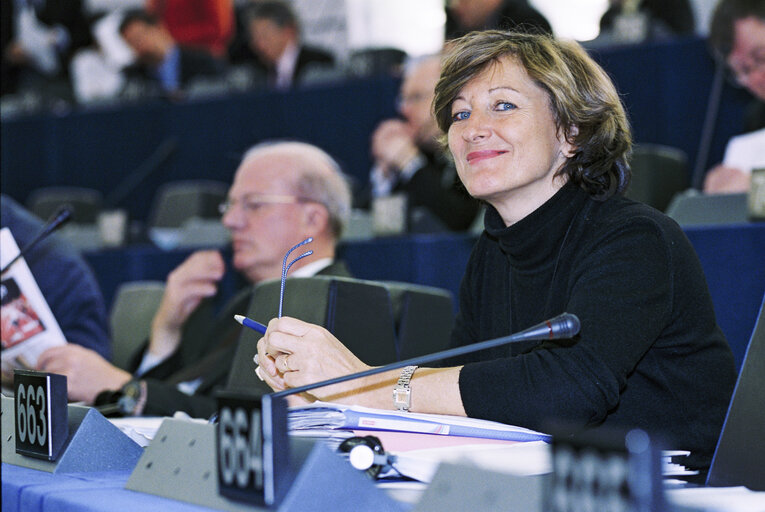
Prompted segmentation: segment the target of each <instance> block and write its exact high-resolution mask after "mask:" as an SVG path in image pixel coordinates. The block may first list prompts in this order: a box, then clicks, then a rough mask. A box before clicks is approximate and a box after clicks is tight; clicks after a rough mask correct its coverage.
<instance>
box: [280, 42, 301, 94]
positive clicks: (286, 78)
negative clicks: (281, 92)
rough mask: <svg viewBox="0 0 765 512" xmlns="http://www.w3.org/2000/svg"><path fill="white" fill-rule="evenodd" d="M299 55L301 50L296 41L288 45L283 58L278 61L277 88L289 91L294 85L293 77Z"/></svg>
mask: <svg viewBox="0 0 765 512" xmlns="http://www.w3.org/2000/svg"><path fill="white" fill-rule="evenodd" d="M299 53H300V49H299V48H298V45H297V44H296V43H295V42H294V41H293V42H290V43H287V47H286V48H285V49H284V51H283V52H282V55H281V57H279V60H278V61H276V83H275V84H274V85H276V87H277V88H279V89H287V88H288V87H290V86H291V85H292V81H293V80H292V77H293V75H294V74H295V66H297V59H298V54H299Z"/></svg>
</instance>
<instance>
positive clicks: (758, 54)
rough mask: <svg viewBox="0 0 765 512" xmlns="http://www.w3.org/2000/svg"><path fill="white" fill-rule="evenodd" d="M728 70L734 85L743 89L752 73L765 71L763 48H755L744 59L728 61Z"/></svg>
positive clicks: (764, 50) (764, 51)
mask: <svg viewBox="0 0 765 512" xmlns="http://www.w3.org/2000/svg"><path fill="white" fill-rule="evenodd" d="M740 63H741V64H740ZM728 69H730V72H731V75H732V76H731V78H732V79H733V80H734V81H735V84H736V85H738V86H740V87H744V86H745V85H746V84H747V82H748V81H749V77H750V76H751V75H752V74H753V73H757V72H759V71H763V70H765V47H760V48H756V49H755V50H754V51H753V52H751V53H750V54H749V55H747V56H746V57H745V58H744V59H736V61H735V62H733V63H731V61H728Z"/></svg>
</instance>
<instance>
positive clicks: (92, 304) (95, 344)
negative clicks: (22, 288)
mask: <svg viewBox="0 0 765 512" xmlns="http://www.w3.org/2000/svg"><path fill="white" fill-rule="evenodd" d="M0 210H1V212H0V221H2V224H1V225H2V227H3V228H8V229H9V230H10V231H11V234H12V235H13V238H14V240H16V245H18V247H19V249H20V250H21V249H23V248H24V247H26V246H27V245H28V244H29V243H30V242H31V241H32V240H33V239H34V238H35V237H36V236H37V235H38V234H39V233H40V231H41V230H42V229H43V226H44V225H45V222H43V220H42V219H39V218H37V217H36V216H35V215H34V214H32V213H31V212H30V211H29V210H27V209H26V208H24V207H23V206H21V205H20V204H19V203H18V202H16V201H15V200H14V199H12V198H11V197H10V196H7V195H5V194H0ZM24 260H25V261H26V262H27V265H28V266H29V270H30V271H31V272H32V275H33V276H34V278H35V281H37V286H38V287H39V288H40V292H41V293H42V295H43V297H45V300H46V302H47V303H48V306H49V307H50V310H51V312H52V313H53V316H54V317H56V321H57V322H58V325H59V327H61V331H62V332H63V333H64V338H65V339H66V340H67V341H68V342H69V343H70V344H73V345H77V346H78V347H77V349H82V350H86V349H87V350H88V351H90V352H93V353H95V354H98V357H102V358H106V359H108V358H110V357H111V352H112V348H111V336H110V334H109V320H108V315H107V311H106V305H105V303H104V298H103V295H102V294H101V289H100V288H99V286H98V282H97V281H96V278H95V275H94V274H93V271H92V270H91V268H90V267H89V266H88V264H87V262H86V261H85V259H84V258H83V257H82V255H81V254H80V253H79V252H78V251H77V250H76V249H75V248H74V247H72V246H71V245H70V244H68V243H67V242H64V241H63V240H62V239H61V238H59V236H58V235H56V234H53V235H51V236H49V237H48V238H46V239H44V240H41V241H40V242H39V243H38V244H37V245H35V246H34V247H33V248H32V249H30V250H29V251H28V252H27V253H26V255H25V256H24ZM3 278H5V275H4V276H3Z"/></svg>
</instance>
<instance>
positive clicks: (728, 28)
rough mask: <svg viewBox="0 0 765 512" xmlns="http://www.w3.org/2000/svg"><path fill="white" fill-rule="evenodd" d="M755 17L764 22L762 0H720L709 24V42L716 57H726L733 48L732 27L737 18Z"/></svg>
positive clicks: (764, 7) (764, 4)
mask: <svg viewBox="0 0 765 512" xmlns="http://www.w3.org/2000/svg"><path fill="white" fill-rule="evenodd" d="M749 17H755V18H759V19H760V20H761V21H762V22H763V23H765V2H763V1H762V0H720V2H719V3H718V4H717V7H715V11H714V14H712V22H711V23H710V26H709V44H710V46H711V47H712V50H713V51H714V53H715V56H716V57H718V58H722V59H726V58H727V57H728V55H729V54H730V52H731V50H732V49H733V38H734V34H733V33H734V27H733V25H734V24H735V23H736V21H738V20H742V19H744V18H749Z"/></svg>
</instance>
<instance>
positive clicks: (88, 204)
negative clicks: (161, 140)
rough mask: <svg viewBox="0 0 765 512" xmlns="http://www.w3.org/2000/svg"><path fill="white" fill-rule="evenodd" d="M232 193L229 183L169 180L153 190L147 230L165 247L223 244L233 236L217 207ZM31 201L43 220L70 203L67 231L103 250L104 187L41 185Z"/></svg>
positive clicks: (74, 238)
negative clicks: (70, 212)
mask: <svg viewBox="0 0 765 512" xmlns="http://www.w3.org/2000/svg"><path fill="white" fill-rule="evenodd" d="M227 192H228V184H226V183H224V182H220V181H214V180H181V181H172V182H168V183H165V184H164V185H162V186H161V187H160V188H158V189H157V192H156V193H155V194H154V200H153V203H152V205H151V206H150V208H149V214H148V217H147V218H148V220H147V225H146V235H147V236H148V238H150V239H151V240H152V241H153V242H155V243H156V244H157V245H159V246H160V247H163V248H173V247H178V246H186V247H189V246H195V245H223V244H224V243H226V241H227V240H228V232H227V231H226V229H225V228H223V226H222V225H221V224H220V214H219V211H218V206H219V205H220V204H221V203H222V202H223V201H224V200H225V199H226V194H227ZM26 205H27V208H28V209H29V210H30V211H31V212H32V213H34V214H35V215H37V216H38V217H40V218H42V219H48V218H50V217H51V216H52V215H53V214H54V213H55V212H56V211H58V209H59V208H61V207H62V206H64V205H66V206H68V207H69V208H70V209H71V210H72V222H71V223H70V224H69V225H68V226H67V227H65V228H64V229H63V230H62V236H63V237H64V238H66V239H68V240H69V241H70V242H71V243H73V244H74V245H75V246H76V247H78V248H80V249H82V250H93V249H98V248H100V247H102V245H104V244H105V242H104V238H105V237H104V233H102V232H101V231H100V230H99V226H98V224H99V217H100V216H101V215H102V214H103V213H104V212H106V211H107V210H111V209H112V208H113V206H112V205H110V204H108V202H107V201H106V199H105V198H104V195H103V193H102V192H101V191H99V190H95V189H92V188H84V187H54V186H52V187H44V188H39V189H36V190H34V191H32V193H30V195H29V197H28V199H27V203H26ZM126 220H127V219H126ZM107 229H108V228H107ZM112 229H113V228H112ZM123 229H124V230H125V231H126V233H125V238H127V237H129V236H130V232H129V231H128V230H129V229H130V227H129V226H128V225H125V226H123Z"/></svg>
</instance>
